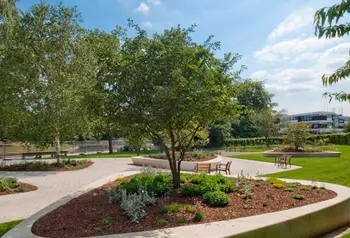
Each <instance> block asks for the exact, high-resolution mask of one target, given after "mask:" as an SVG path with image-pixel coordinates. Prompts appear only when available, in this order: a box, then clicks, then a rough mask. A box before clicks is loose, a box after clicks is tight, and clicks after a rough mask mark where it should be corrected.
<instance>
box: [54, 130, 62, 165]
mask: <svg viewBox="0 0 350 238" xmlns="http://www.w3.org/2000/svg"><path fill="white" fill-rule="evenodd" d="M55 148H56V159H57V163H58V164H59V163H61V141H60V133H59V132H58V131H56V136H55Z"/></svg>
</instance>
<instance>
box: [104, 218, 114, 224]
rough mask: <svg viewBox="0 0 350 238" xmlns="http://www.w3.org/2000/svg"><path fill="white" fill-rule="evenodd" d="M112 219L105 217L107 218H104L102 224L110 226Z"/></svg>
mask: <svg viewBox="0 0 350 238" xmlns="http://www.w3.org/2000/svg"><path fill="white" fill-rule="evenodd" d="M112 221H113V220H112V218H111V217H105V218H103V219H102V223H103V224H110V223H112Z"/></svg>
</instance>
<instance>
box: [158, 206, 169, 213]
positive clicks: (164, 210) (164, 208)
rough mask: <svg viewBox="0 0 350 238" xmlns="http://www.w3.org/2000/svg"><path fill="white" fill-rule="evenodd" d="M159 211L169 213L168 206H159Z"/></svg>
mask: <svg viewBox="0 0 350 238" xmlns="http://www.w3.org/2000/svg"><path fill="white" fill-rule="evenodd" d="M159 213H161V214H167V213H169V209H168V207H167V206H163V207H161V208H160V210H159Z"/></svg>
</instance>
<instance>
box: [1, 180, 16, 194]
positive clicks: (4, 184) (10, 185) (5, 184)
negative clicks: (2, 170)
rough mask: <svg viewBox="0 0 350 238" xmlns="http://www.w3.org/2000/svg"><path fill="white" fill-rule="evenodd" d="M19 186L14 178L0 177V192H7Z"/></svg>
mask: <svg viewBox="0 0 350 238" xmlns="http://www.w3.org/2000/svg"><path fill="white" fill-rule="evenodd" d="M19 187H20V184H19V183H18V180H17V179H16V178H8V177H3V178H0V192H8V191H11V190H13V189H17V188H19Z"/></svg>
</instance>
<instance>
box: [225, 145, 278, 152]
mask: <svg viewBox="0 0 350 238" xmlns="http://www.w3.org/2000/svg"><path fill="white" fill-rule="evenodd" d="M241 148H243V147H236V150H235V149H234V148H233V147H231V148H229V149H228V150H225V151H229V152H241ZM267 150H273V147H266V146H261V147H255V146H252V147H250V146H247V147H245V149H244V150H243V151H242V152H264V151H267Z"/></svg>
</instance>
